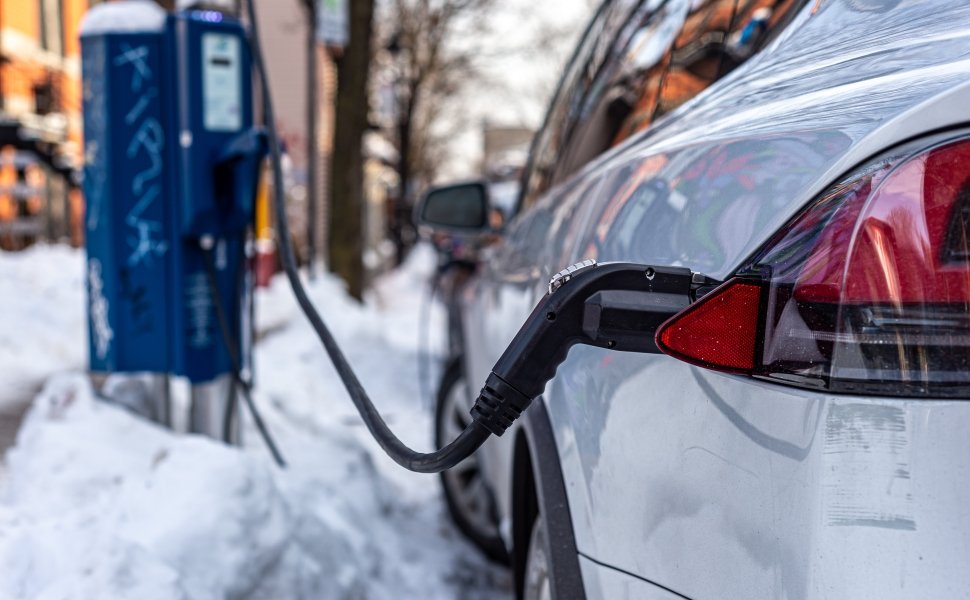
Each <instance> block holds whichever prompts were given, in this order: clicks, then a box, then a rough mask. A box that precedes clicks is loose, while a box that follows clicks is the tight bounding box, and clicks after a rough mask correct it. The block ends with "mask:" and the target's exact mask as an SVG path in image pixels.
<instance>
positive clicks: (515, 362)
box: [246, 0, 713, 473]
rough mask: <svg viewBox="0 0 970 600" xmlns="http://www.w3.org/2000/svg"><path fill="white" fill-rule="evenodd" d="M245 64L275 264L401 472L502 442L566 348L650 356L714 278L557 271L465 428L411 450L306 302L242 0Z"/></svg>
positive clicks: (443, 465)
mask: <svg viewBox="0 0 970 600" xmlns="http://www.w3.org/2000/svg"><path fill="white" fill-rule="evenodd" d="M246 8H247V12H248V14H249V20H250V27H251V29H250V34H251V45H252V54H253V61H254V64H255V67H256V69H257V70H258V71H259V79H260V89H261V92H262V100H263V113H264V117H265V121H266V126H267V128H268V129H269V146H270V154H271V159H272V160H271V164H272V168H273V180H274V185H273V201H274V204H275V216H276V233H277V236H278V238H279V242H280V244H279V246H280V248H279V250H280V258H281V259H282V263H283V270H284V271H285V272H286V277H287V279H289V282H290V287H291V288H292V289H293V295H294V296H296V300H297V303H298V304H299V305H300V308H301V309H302V311H303V313H304V314H305V315H306V317H307V319H308V320H309V321H310V325H311V326H312V327H313V330H314V331H315V332H316V334H317V336H318V337H319V338H320V341H321V342H322V343H323V346H324V348H325V349H326V351H327V354H328V355H329V356H330V360H331V361H332V362H333V366H334V368H335V369H336V370H337V374H338V375H339V376H340V380H341V381H342V382H343V384H344V387H345V388H347V393H348V394H349V395H350V399H351V400H352V401H353V403H354V406H355V407H356V408H357V412H359V413H360V417H361V419H362V420H363V421H364V424H365V425H366V426H367V429H368V431H370V433H371V435H372V436H373V437H374V439H375V440H376V441H377V443H378V444H380V446H381V448H383V450H384V452H386V453H387V455H388V456H390V457H391V459H393V460H394V462H396V463H397V464H399V465H401V466H402V467H404V468H405V469H409V470H411V471H416V472H419V473H437V472H440V471H444V470H445V469H449V468H451V467H453V466H455V465H457V464H458V463H459V462H461V461H462V460H464V459H465V458H467V457H468V456H470V455H471V454H472V453H473V452H475V451H476V450H477V449H478V448H479V447H480V446H481V445H482V444H483V443H484V442H485V440H486V439H488V436H490V435H491V434H495V435H502V434H503V433H505V431H506V430H507V429H508V428H509V427H510V426H511V425H512V423H513V422H515V420H516V419H518V418H519V416H520V415H521V414H522V411H524V410H525V409H526V408H528V407H529V405H530V404H531V403H532V401H533V400H534V399H535V398H537V397H538V396H539V395H540V394H541V393H542V392H543V390H544V389H545V387H546V384H547V383H548V382H549V381H550V380H551V379H552V378H553V377H554V376H555V374H556V369H558V367H559V365H560V364H561V363H562V362H563V361H564V360H565V359H566V355H567V354H568V352H569V349H570V348H571V347H572V346H573V345H575V344H585V345H590V346H597V347H600V348H607V349H613V350H625V351H631V352H653V353H659V352H660V350H659V349H658V347H657V345H656V342H655V340H654V333H655V332H656V331H657V328H658V327H660V325H661V324H662V323H664V322H665V321H666V320H667V319H669V318H671V317H672V316H673V315H675V314H677V313H678V312H680V311H681V310H683V309H684V308H685V307H686V306H687V305H688V304H689V303H690V302H691V301H692V299H693V297H694V296H693V295H694V291H695V289H696V287H697V286H703V285H706V284H708V283H710V282H712V281H713V280H709V279H708V278H706V277H704V276H703V275H700V274H699V273H693V272H691V270H690V269H687V268H683V267H651V266H647V265H640V264H634V263H607V264H602V265H597V264H596V262H595V261H592V260H589V261H584V262H583V263H580V264H576V265H573V266H571V267H569V268H568V269H564V270H563V271H561V272H559V273H557V274H556V276H555V277H554V278H553V279H552V281H551V282H550V283H549V293H547V294H546V295H544V296H543V297H542V299H541V300H539V303H538V304H537V305H536V307H535V308H534V309H533V311H532V314H530V315H529V318H528V319H526V321H525V323H524V324H523V325H522V327H521V328H520V329H519V331H518V333H517V334H516V335H515V337H514V338H513V339H512V342H511V343H510V344H509V346H508V348H506V350H505V352H504V353H503V354H502V356H501V357H500V358H499V359H498V362H496V363H495V366H494V367H492V372H491V373H490V374H489V375H488V377H487V378H486V380H485V385H484V387H482V391H481V392H480V393H479V395H478V398H477V399H476V400H475V404H474V406H473V407H472V410H471V414H472V421H471V423H469V424H468V425H467V426H466V427H465V429H464V430H463V431H462V432H461V433H460V434H459V435H458V437H457V438H455V439H454V440H453V441H452V442H450V443H449V444H448V445H446V446H444V447H443V448H441V449H439V450H437V451H434V452H427V453H425V452H415V451H414V450H412V449H411V448H408V447H407V446H406V445H405V444H404V443H403V442H402V441H401V440H399V439H398V438H397V437H396V436H395V435H394V433H393V432H392V431H391V430H390V429H389V428H388V426H387V423H385V422H384V419H383V418H381V415H380V413H379V412H378V410H377V408H376V407H375V406H374V404H373V402H371V400H370V398H369V397H368V396H367V392H366V391H364V388H363V387H362V386H361V385H360V381H359V380H358V379H357V376H356V375H355V374H354V371H353V369H351V367H350V364H349V363H348V362H347V359H346V358H345V357H344V354H343V352H342V351H341V350H340V347H339V346H338V345H337V342H336V340H334V337H333V335H332V334H331V333H330V330H329V329H327V326H326V325H325V324H324V322H323V319H322V318H320V314H319V313H318V312H317V310H316V308H314V306H313V303H312V302H311V301H310V298H309V296H308V295H307V292H306V289H305V288H304V287H303V283H302V282H301V281H300V274H299V271H298V270H297V265H296V258H295V257H294V254H293V246H292V244H291V243H290V233H289V227H288V225H287V215H286V204H285V201H284V198H283V187H282V182H283V169H282V167H281V165H280V140H279V136H278V133H277V131H276V121H275V118H274V115H273V101H272V98H271V97H270V91H269V82H268V81H267V72H266V67H265V63H264V61H263V54H262V50H261V49H260V46H259V23H258V21H257V20H256V11H255V8H254V6H253V0H246Z"/></svg>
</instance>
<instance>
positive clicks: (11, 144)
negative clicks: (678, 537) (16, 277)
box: [0, 0, 92, 249]
mask: <svg viewBox="0 0 970 600" xmlns="http://www.w3.org/2000/svg"><path fill="white" fill-rule="evenodd" d="M91 3H92V2H89V1H88V0H13V1H11V0H3V1H2V2H0V248H5V249H18V248H22V247H24V246H26V245H29V244H30V243H32V242H33V241H35V240H37V239H42V238H43V239H51V240H61V239H69V240H71V241H72V242H73V243H75V244H79V243H80V242H81V235H82V230H81V218H82V217H81V214H82V211H83V206H82V200H81V194H80V190H79V188H78V184H79V181H78V177H77V173H78V169H79V168H80V166H81V163H82V144H81V81H80V79H81V61H80V45H79V43H78V25H79V24H80V21H81V17H82V15H83V14H84V12H85V11H86V10H87V8H88V6H89V4H91Z"/></svg>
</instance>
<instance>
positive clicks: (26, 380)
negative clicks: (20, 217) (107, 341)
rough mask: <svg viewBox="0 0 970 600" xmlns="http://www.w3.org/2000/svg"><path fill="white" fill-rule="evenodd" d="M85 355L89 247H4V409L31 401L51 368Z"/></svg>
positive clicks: (0, 377) (0, 287)
mask: <svg viewBox="0 0 970 600" xmlns="http://www.w3.org/2000/svg"><path fill="white" fill-rule="evenodd" d="M86 359H87V330H86V325H85V316H84V253H83V252H82V251H80V250H73V249H71V248H68V247H66V246H35V247H32V248H30V249H28V250H25V251H23V252H0V409H2V408H4V407H8V406H10V405H15V404H18V403H25V402H28V401H29V400H30V399H31V398H32V397H33V396H34V395H35V394H36V393H37V392H38V391H40V388H41V386H42V385H43V384H44V381H45V380H46V379H47V378H48V377H50V376H51V375H52V374H54V373H57V372H61V371H65V370H77V369H81V368H83V367H84V364H85V360H86Z"/></svg>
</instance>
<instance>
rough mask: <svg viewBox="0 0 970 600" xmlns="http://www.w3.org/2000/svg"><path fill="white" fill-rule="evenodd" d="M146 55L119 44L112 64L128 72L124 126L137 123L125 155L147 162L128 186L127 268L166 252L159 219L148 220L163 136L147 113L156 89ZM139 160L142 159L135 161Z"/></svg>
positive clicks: (157, 180) (156, 192)
mask: <svg viewBox="0 0 970 600" xmlns="http://www.w3.org/2000/svg"><path fill="white" fill-rule="evenodd" d="M148 56H149V49H148V46H144V45H143V46H136V47H131V46H129V45H127V44H123V45H122V46H121V52H120V53H119V54H118V55H117V56H116V57H115V58H114V61H113V64H114V67H115V68H116V69H129V70H130V75H131V94H132V95H131V98H132V99H133V100H134V102H133V103H132V106H131V108H130V109H129V110H128V111H127V112H126V113H125V123H126V124H128V125H135V124H137V128H136V129H135V130H134V134H133V135H132V136H131V139H130V140H129V142H128V146H127V150H126V156H127V157H128V159H130V160H132V161H136V163H138V162H144V159H147V161H148V164H147V166H145V167H143V168H141V169H139V170H137V171H135V175H134V177H132V179H131V183H130V186H131V187H130V189H131V193H132V195H133V196H134V197H136V198H138V201H137V202H136V203H135V205H134V206H133V207H132V209H131V210H130V211H129V212H128V215H127V216H126V217H125V224H126V225H127V226H128V227H130V228H131V231H129V232H128V236H127V239H128V245H129V246H131V253H130V254H129V255H128V266H129V267H136V266H138V265H141V264H143V263H146V262H150V261H151V259H152V258H153V257H156V256H161V255H162V254H164V253H165V251H166V250H167V249H168V244H167V243H166V242H165V240H164V239H162V238H161V234H162V223H161V218H160V217H155V218H152V216H151V212H152V211H151V210H150V209H151V208H152V205H153V204H154V203H155V202H156V201H157V200H158V197H159V195H160V194H161V176H162V160H163V159H162V150H163V149H164V146H165V134H164V132H163V130H162V125H161V123H159V122H158V119H157V118H156V117H154V116H152V115H150V114H147V112H148V108H149V107H150V106H151V105H152V101H153V100H157V98H158V87H157V83H155V81H154V72H153V71H152V68H151V66H150V65H149V64H148V60H147V59H148ZM150 84H152V85H150ZM139 157H144V159H142V160H139Z"/></svg>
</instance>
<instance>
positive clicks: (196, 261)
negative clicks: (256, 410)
mask: <svg viewBox="0 0 970 600" xmlns="http://www.w3.org/2000/svg"><path fill="white" fill-rule="evenodd" d="M81 49H82V71H83V85H84V92H83V102H84V106H83V110H84V132H85V169H84V193H85V197H86V204H87V214H86V217H85V220H86V238H87V242H86V243H87V253H88V260H87V284H88V320H89V353H90V368H91V370H92V371H93V372H107V373H126V372H150V373H167V374H172V375H178V376H184V377H186V378H188V379H189V380H190V381H191V382H193V383H204V382H208V381H212V380H213V379H215V378H216V377H219V376H220V375H224V374H227V373H230V372H231V371H232V368H233V367H232V361H231V359H230V354H229V350H228V348H227V347H226V344H225V340H224V336H223V335H221V332H220V328H219V327H220V326H219V320H218V316H219V315H218V314H217V312H216V298H215V296H214V295H213V285H212V283H213V281H212V279H213V278H212V277H210V275H211V274H212V273H211V271H207V264H206V261H207V260H208V261H211V263H214V266H215V269H214V271H215V272H214V279H215V282H216V286H217V289H218V294H219V297H220V298H221V299H222V305H223V307H224V309H223V310H224V316H225V317H226V320H227V322H228V324H229V329H230V330H231V337H232V338H233V339H234V340H236V342H237V343H238V344H240V345H242V344H243V340H244V339H245V336H244V335H243V334H244V331H243V330H244V328H243V326H242V323H243V320H244V317H245V314H244V313H245V312H246V311H244V310H243V307H244V304H245V303H244V300H243V298H244V296H245V292H244V290H246V289H247V288H248V286H247V285H246V277H248V267H247V264H248V259H247V257H246V245H247V234H248V231H249V226H250V224H251V222H252V220H253V211H254V199H255V194H256V187H257V182H258V177H259V170H260V164H261V161H262V159H263V158H264V156H265V154H266V139H265V136H264V135H263V133H262V132H261V131H260V130H258V129H257V128H255V127H254V126H253V107H252V82H251V78H250V72H251V69H250V56H249V46H248V44H247V43H246V32H245V30H244V29H243V27H242V25H241V24H240V23H239V21H238V20H237V19H236V18H234V17H232V16H229V15H226V14H223V13H221V12H217V11H209V10H185V11H180V12H177V13H174V14H168V13H165V12H164V11H162V9H161V8H159V7H158V6H157V5H155V4H154V3H151V2H143V1H139V0H129V1H128V2H118V3H106V4H101V5H98V6H95V7H94V8H92V9H91V11H89V13H88V15H87V16H86V17H85V23H83V24H82V32H81ZM237 353H238V355H239V356H240V357H243V356H246V355H247V354H248V353H247V351H246V349H245V347H240V348H238V349H237Z"/></svg>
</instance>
